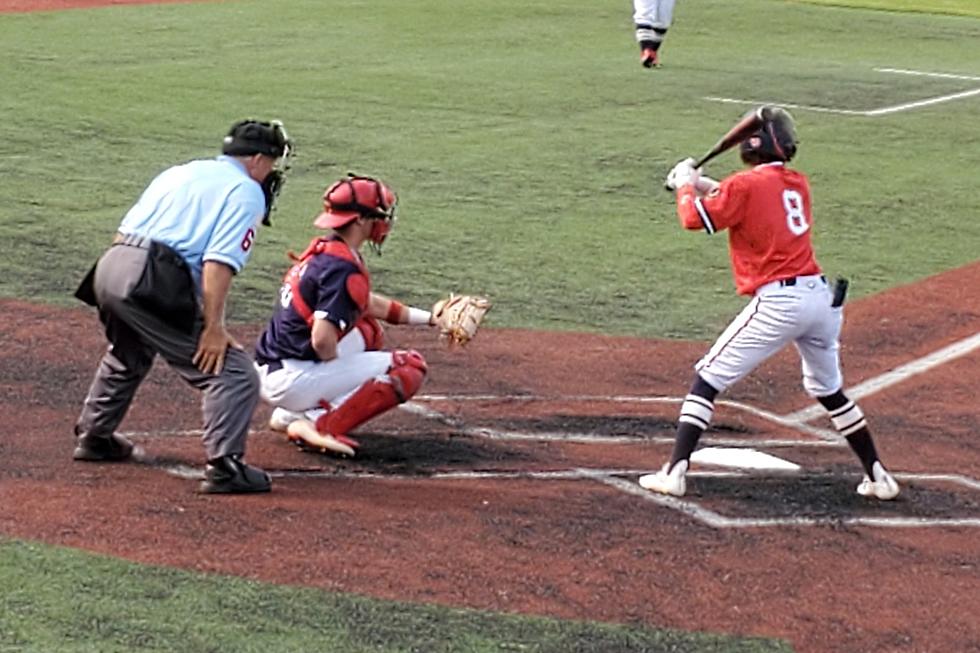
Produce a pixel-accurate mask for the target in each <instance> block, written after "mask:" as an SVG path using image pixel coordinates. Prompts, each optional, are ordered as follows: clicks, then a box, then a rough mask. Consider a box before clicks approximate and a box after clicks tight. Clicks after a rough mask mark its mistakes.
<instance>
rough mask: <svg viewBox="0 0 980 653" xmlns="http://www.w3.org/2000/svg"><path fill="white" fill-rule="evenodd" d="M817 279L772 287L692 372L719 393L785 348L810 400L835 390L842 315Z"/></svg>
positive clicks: (763, 291) (838, 379) (764, 288)
mask: <svg viewBox="0 0 980 653" xmlns="http://www.w3.org/2000/svg"><path fill="white" fill-rule="evenodd" d="M832 299H833V298H832V294H831V290H830V288H829V286H828V285H827V282H826V281H824V279H823V278H822V277H821V276H820V275H813V276H805V277H797V278H796V284H795V285H793V286H786V285H780V282H778V281H774V282H772V283H769V284H766V285H764V286H762V287H761V288H759V290H757V291H756V293H755V297H753V298H752V301H751V302H749V304H748V305H747V306H746V307H745V308H744V309H743V310H742V312H741V313H739V314H738V316H737V317H736V318H735V319H734V320H733V321H732V323H731V324H729V325H728V328H727V329H725V331H724V332H723V333H722V334H721V336H719V338H718V340H716V341H715V344H714V345H712V347H711V349H710V350H709V351H708V353H707V354H705V356H704V358H702V359H701V360H700V361H698V363H697V365H695V366H694V369H696V370H697V371H698V374H700V375H701V378H703V379H704V380H705V381H707V382H708V383H710V384H711V385H712V386H713V387H715V388H716V389H718V390H719V391H722V390H725V389H727V388H729V387H731V386H732V385H734V384H735V383H736V382H737V381H738V380H740V379H741V378H743V377H744V376H746V375H747V374H749V373H750V372H751V371H752V370H754V369H755V368H756V367H758V366H759V365H760V364H761V363H762V362H763V361H764V360H766V359H767V358H769V357H770V356H772V355H773V354H775V353H776V352H778V351H780V350H781V349H782V348H783V347H785V346H786V345H787V344H788V343H790V342H792V343H793V344H794V345H796V349H797V351H798V352H799V354H800V360H801V362H802V367H803V388H804V389H805V390H806V391H807V393H808V394H810V395H811V396H813V397H825V396H827V395H830V394H833V393H835V392H837V391H838V390H840V388H841V387H842V386H843V383H844V380H843V377H842V375H841V370H840V341H839V337H840V330H841V325H842V323H843V309H842V308H841V307H837V308H834V307H831V305H830V304H831V301H832Z"/></svg>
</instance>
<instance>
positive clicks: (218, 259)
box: [74, 120, 291, 493]
mask: <svg viewBox="0 0 980 653" xmlns="http://www.w3.org/2000/svg"><path fill="white" fill-rule="evenodd" d="M290 145H291V144H290V142H289V139H288V137H287V135H286V132H285V130H284V129H283V127H282V124H281V123H279V122H259V121H255V120H245V121H241V122H238V123H236V124H235V125H233V126H232V128H231V131H230V132H229V133H228V136H226V137H225V139H224V146H223V147H222V155H221V156H219V157H217V158H215V159H202V160H198V161H191V162H190V163H186V164H182V165H177V166H174V167H172V168H169V169H168V170H165V171H164V172H162V173H161V174H160V175H159V176H157V177H156V179H154V180H153V181H152V182H151V183H150V185H149V186H148V187H147V188H146V190H145V191H144V192H143V195H142V196H141V197H140V199H139V201H138V202H137V203H136V204H135V205H134V206H133V207H132V208H131V209H130V210H129V212H128V213H127V214H126V217H125V218H124V219H123V221H122V224H120V226H119V230H118V233H117V234H116V236H115V238H114V240H113V244H112V246H111V247H110V248H109V249H108V250H107V251H106V252H105V253H104V254H103V255H102V257H101V258H100V259H99V261H98V263H96V265H95V267H94V268H93V269H92V270H91V271H90V272H89V274H88V276H87V277H86V278H85V280H84V281H83V282H82V285H81V286H80V287H79V289H78V291H77V292H76V295H77V296H78V297H79V298H80V299H82V300H83V301H85V302H87V303H89V304H92V305H93V306H96V307H98V309H99V318H100V320H101V321H102V323H103V325H104V326H105V332H106V338H107V339H108V341H109V347H108V349H107V350H106V353H105V355H104V356H103V357H102V361H101V362H100V363H99V367H98V369H97V370H96V373H95V379H94V380H93V381H92V386H91V388H90V389H89V392H88V396H87V397H86V398H85V405H84V406H83V407H82V413H81V415H80V416H79V418H78V422H77V424H76V425H75V435H76V436H77V443H76V447H75V454H74V457H75V460H85V461H95V462H110V461H123V460H128V459H130V458H132V457H133V456H134V453H135V452H134V446H133V444H132V443H131V442H129V441H128V440H127V439H126V438H124V437H122V436H120V435H118V434H117V433H116V432H115V431H116V429H117V428H118V426H119V424H120V422H122V419H123V417H124V416H125V415H126V410H127V409H128V408H129V404H130V402H131V401H132V400H133V396H134V395H135V394H136V390H137V388H138V387H139V385H140V382H142V380H143V379H144V377H145V376H146V374H147V372H149V370H150V367H151V365H152V363H153V358H154V356H155V355H157V354H159V355H160V356H162V357H163V358H164V360H166V361H167V363H168V364H169V365H170V366H171V367H172V368H173V369H174V370H175V371H176V372H177V373H178V374H180V376H181V377H183V378H184V379H185V380H186V381H187V382H188V383H190V384H191V385H193V386H194V387H195V388H198V389H199V390H203V391H204V401H203V409H204V437H203V441H204V447H205V449H206V452H207V466H206V468H205V480H204V482H203V483H202V484H201V491H202V492H208V493H241V492H268V491H269V488H270V482H269V475H268V474H266V473H265V472H264V471H262V470H261V469H258V468H256V467H252V466H250V465H246V464H245V463H244V462H243V461H242V456H243V455H244V453H245V439H246V437H247V435H248V427H249V422H250V421H251V418H252V412H253V411H254V409H255V406H256V404H257V402H258V398H259V382H258V377H257V375H256V372H255V368H254V366H253V365H252V361H251V358H250V357H249V355H248V354H246V353H245V352H244V351H243V350H242V347H241V345H239V344H238V342H236V341H235V339H234V338H232V336H231V335H230V334H229V333H228V331H227V330H226V329H225V321H224V313H225V299H226V297H227V295H228V290H229V288H230V287H231V280H232V277H233V276H234V275H235V274H236V273H237V272H238V271H239V270H241V269H242V267H243V266H244V265H245V262H246V261H247V260H248V257H249V254H250V253H251V248H252V245H253V243H254V242H255V235H256V230H257V229H258V227H259V223H260V222H262V223H264V224H269V213H270V211H271V210H272V208H273V207H274V204H275V199H276V196H277V195H278V192H279V190H280V189H281V187H282V183H283V181H284V174H285V170H286V168H287V160H288V156H289V152H290Z"/></svg>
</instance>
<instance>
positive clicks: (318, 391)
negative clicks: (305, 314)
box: [256, 329, 392, 412]
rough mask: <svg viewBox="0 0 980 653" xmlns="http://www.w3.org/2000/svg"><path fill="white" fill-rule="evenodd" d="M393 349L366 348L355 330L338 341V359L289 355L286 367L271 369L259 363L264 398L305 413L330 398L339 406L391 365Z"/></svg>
mask: <svg viewBox="0 0 980 653" xmlns="http://www.w3.org/2000/svg"><path fill="white" fill-rule="evenodd" d="M391 362H392V360H391V352H390V351H365V350H364V338H363V337H362V336H361V332H360V330H358V329H352V330H351V331H350V332H349V333H348V334H347V335H346V336H344V337H343V338H342V339H341V340H340V342H339V343H337V358H335V359H333V360H331V361H327V362H325V363H324V362H321V361H309V360H299V359H295V358H287V359H286V360H284V361H282V368H280V369H277V370H275V371H272V372H270V371H269V368H268V366H267V365H256V369H257V370H258V373H259V382H260V388H261V389H260V392H261V396H262V399H264V400H265V401H267V402H269V403H270V404H271V405H273V406H276V407H278V408H285V409H286V410H289V411H294V412H304V411H307V410H313V409H317V408H319V405H320V401H321V400H323V401H327V402H329V403H330V405H331V406H333V407H334V408H336V407H337V406H339V405H340V404H342V403H343V402H344V400H346V399H347V397H348V396H349V395H351V394H352V393H353V392H354V391H355V390H357V389H358V388H360V387H361V386H362V385H364V383H366V382H367V381H369V380H370V379H373V378H374V377H376V376H380V375H382V374H384V373H385V372H387V371H388V369H389V368H390V367H391Z"/></svg>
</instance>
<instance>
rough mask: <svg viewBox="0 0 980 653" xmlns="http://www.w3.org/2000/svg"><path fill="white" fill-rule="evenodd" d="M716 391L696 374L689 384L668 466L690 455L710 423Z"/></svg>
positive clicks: (672, 466) (671, 466)
mask: <svg viewBox="0 0 980 653" xmlns="http://www.w3.org/2000/svg"><path fill="white" fill-rule="evenodd" d="M717 396H718V391H717V390H715V388H714V387H712V386H711V385H709V384H708V382H707V381H705V380H704V379H702V378H701V375H698V376H697V377H696V378H695V379H694V383H693V384H692V385H691V391H690V392H689V393H688V395H687V397H685V398H684V403H683V405H682V406H681V416H680V420H679V421H678V424H677V436H676V437H675V439H674V452H673V453H672V454H671V456H670V467H669V468H668V470H669V469H673V468H674V465H676V464H677V463H678V462H680V461H682V460H687V459H689V458H690V457H691V454H692V453H693V452H694V449H695V447H697V446H698V440H700V439H701V434H702V433H704V431H705V429H707V428H708V424H710V423H711V416H712V414H713V412H714V400H715V397H717Z"/></svg>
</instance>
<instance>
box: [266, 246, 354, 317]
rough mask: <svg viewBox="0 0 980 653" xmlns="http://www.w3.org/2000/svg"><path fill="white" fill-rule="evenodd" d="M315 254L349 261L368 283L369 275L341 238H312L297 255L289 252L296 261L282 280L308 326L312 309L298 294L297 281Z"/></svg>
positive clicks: (296, 308)
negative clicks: (307, 245) (287, 286)
mask: <svg viewBox="0 0 980 653" xmlns="http://www.w3.org/2000/svg"><path fill="white" fill-rule="evenodd" d="M317 254H327V255H329V256H336V257H337V258H340V259H343V260H345V261H350V262H351V263H353V264H354V265H356V266H357V269H358V270H359V271H360V273H361V274H362V275H364V278H365V279H367V280H368V283H370V276H369V275H368V271H367V268H365V267H364V263H363V262H362V261H361V257H360V256H358V255H357V254H355V253H354V251H353V250H351V248H350V247H348V246H347V243H345V242H344V241H342V240H334V239H330V238H314V239H313V240H312V241H310V245H309V247H307V248H306V249H305V250H304V251H303V253H302V254H300V255H299V256H295V255H294V254H292V253H290V255H289V256H290V258H292V259H293V260H294V261H296V263H295V264H294V265H293V267H291V268H289V271H288V272H286V276H285V278H284V279H283V281H285V283H287V284H289V289H290V296H291V298H290V303H291V304H292V307H293V310H294V311H296V312H297V313H298V314H299V316H300V317H302V318H303V319H304V320H305V321H306V324H307V325H308V326H310V327H312V326H313V310H312V309H311V308H310V306H309V304H307V303H306V301H305V300H304V299H303V295H302V294H300V291H299V282H300V280H301V279H302V278H303V273H304V272H305V271H306V264H307V261H309V260H310V259H311V258H313V257H314V256H316V255H317Z"/></svg>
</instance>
